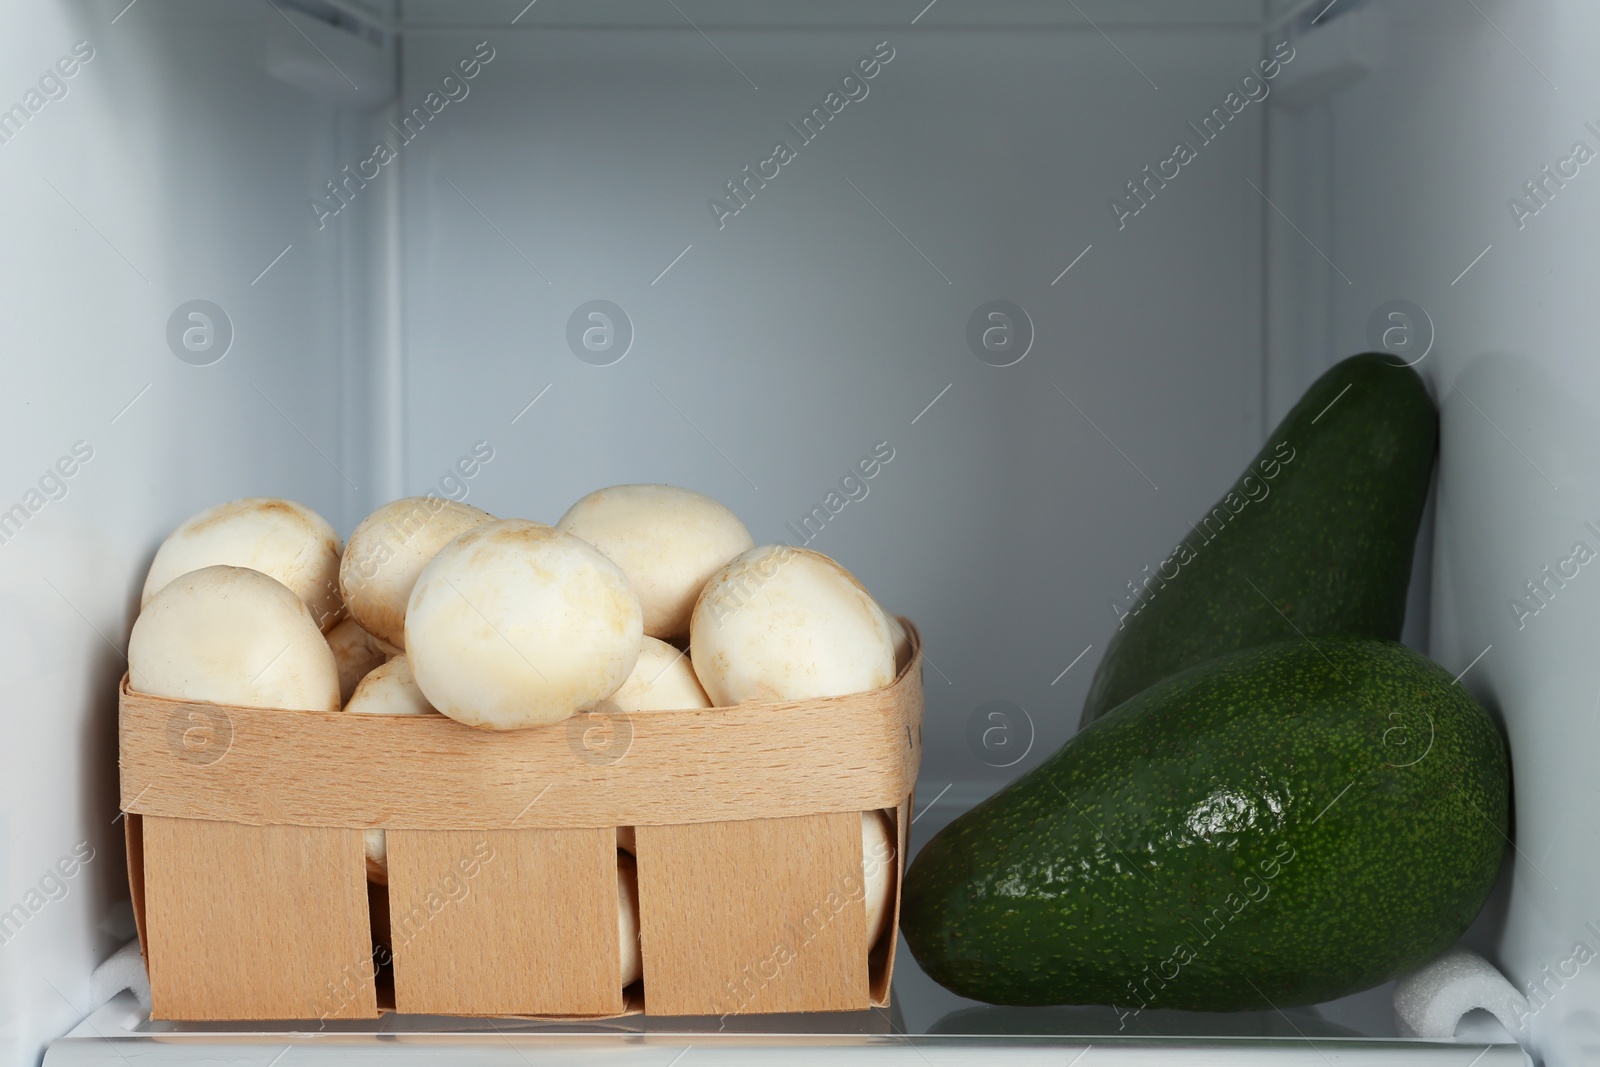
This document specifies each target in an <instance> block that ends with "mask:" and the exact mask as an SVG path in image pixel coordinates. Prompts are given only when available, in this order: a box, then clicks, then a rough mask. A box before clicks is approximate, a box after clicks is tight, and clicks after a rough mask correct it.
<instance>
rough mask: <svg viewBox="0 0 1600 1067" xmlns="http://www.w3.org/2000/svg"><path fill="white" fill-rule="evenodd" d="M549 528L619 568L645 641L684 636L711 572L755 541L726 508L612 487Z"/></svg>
mask: <svg viewBox="0 0 1600 1067" xmlns="http://www.w3.org/2000/svg"><path fill="white" fill-rule="evenodd" d="M556 529H558V530H562V531H564V532H566V533H570V534H572V535H574V536H575V537H579V538H582V539H583V540H585V541H587V542H588V543H589V544H591V545H593V546H594V547H595V548H598V549H599V550H600V551H601V552H602V553H604V554H605V556H606V557H607V558H608V559H610V560H612V561H613V562H614V563H616V565H617V566H619V567H621V568H622V572H623V573H624V574H626V575H627V576H628V582H629V583H630V584H631V585H632V586H633V591H634V592H635V593H636V594H638V597H639V605H640V607H641V609H642V610H643V611H644V632H645V633H646V634H648V635H650V636H651V637H659V638H663V639H666V638H674V637H682V636H683V635H684V634H686V633H688V632H689V616H690V613H691V612H693V610H694V602H695V598H696V597H698V596H699V595H700V590H701V588H702V587H703V586H704V585H705V584H706V579H707V578H709V577H711V575H712V573H713V572H714V571H716V569H717V568H718V567H720V566H722V565H723V564H724V563H726V562H728V561H729V560H730V559H732V558H733V557H735V556H737V555H738V554H739V553H741V552H744V551H746V550H748V549H749V548H751V547H752V546H753V545H754V544H755V541H754V540H752V539H751V537H750V531H749V530H747V529H745V527H744V523H742V522H740V521H739V516H737V515H735V514H734V513H733V512H732V511H730V510H729V509H728V508H727V507H725V506H723V505H722V504H719V503H718V502H717V501H715V500H713V499H711V498H710V497H708V496H706V495H705V494H704V493H697V492H695V491H694V490H693V489H683V488H680V487H678V486H675V485H614V486H611V487H610V488H609V489H599V490H596V491H595V492H593V493H590V494H589V495H588V496H586V497H584V498H583V499H582V500H579V501H578V502H577V503H576V504H574V505H572V506H571V507H570V508H568V509H567V513H566V514H565V515H563V516H561V518H560V519H558V520H556Z"/></svg>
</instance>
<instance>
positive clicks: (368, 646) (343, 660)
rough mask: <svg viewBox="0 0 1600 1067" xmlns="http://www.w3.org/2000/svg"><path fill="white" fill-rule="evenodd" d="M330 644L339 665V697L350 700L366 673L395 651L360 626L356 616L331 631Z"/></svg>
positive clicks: (348, 701) (335, 660) (342, 701)
mask: <svg viewBox="0 0 1600 1067" xmlns="http://www.w3.org/2000/svg"><path fill="white" fill-rule="evenodd" d="M328 647H329V648H331V649H333V662H334V663H335V664H336V665H337V666H338V668H339V700H340V702H341V703H345V704H348V703H350V695H351V694H352V693H354V692H355V691H356V686H357V685H358V684H360V682H361V679H363V678H365V677H366V676H367V673H368V672H369V671H371V670H372V669H373V668H375V667H379V666H381V665H382V664H383V662H384V661H385V660H387V659H388V658H389V657H390V656H391V655H393V654H394V650H393V649H392V648H389V647H388V646H387V645H385V644H384V642H382V641H380V640H378V639H377V638H376V637H373V636H372V635H371V634H369V633H367V631H365V630H363V629H362V628H361V624H360V623H358V622H356V620H354V619H345V620H344V621H343V622H341V623H339V625H337V626H335V627H334V628H333V629H331V630H329V631H328Z"/></svg>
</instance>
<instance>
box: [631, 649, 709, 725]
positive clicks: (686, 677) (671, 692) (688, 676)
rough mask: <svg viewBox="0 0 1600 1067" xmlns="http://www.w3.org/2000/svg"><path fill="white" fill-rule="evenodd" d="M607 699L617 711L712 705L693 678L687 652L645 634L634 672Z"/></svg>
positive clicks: (696, 680) (674, 709)
mask: <svg viewBox="0 0 1600 1067" xmlns="http://www.w3.org/2000/svg"><path fill="white" fill-rule="evenodd" d="M607 699H608V700H610V702H611V703H612V704H614V705H616V707H617V709H618V710H619V711H678V710H681V709H686V708H709V707H710V706H711V699H710V698H709V697H707V696H706V691H705V690H704V689H703V688H701V686H700V679H699V678H697V677H695V673H694V667H693V665H692V664H690V662H689V654H688V653H687V652H681V651H679V650H678V649H676V648H674V647H672V646H671V645H669V644H667V643H666V642H665V641H661V640H658V639H656V638H654V637H646V638H645V639H644V641H643V642H641V643H640V645H639V660H638V662H637V663H635V664H634V665H633V673H632V674H630V675H628V680H627V681H625V682H623V683H622V687H621V688H620V689H618V690H617V691H616V692H615V693H612V694H611V696H610V697H608V698H607Z"/></svg>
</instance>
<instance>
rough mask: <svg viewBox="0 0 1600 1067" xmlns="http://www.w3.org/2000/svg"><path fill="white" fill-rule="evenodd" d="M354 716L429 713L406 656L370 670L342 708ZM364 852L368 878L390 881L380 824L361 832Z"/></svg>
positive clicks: (430, 706)
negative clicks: (365, 853)
mask: <svg viewBox="0 0 1600 1067" xmlns="http://www.w3.org/2000/svg"><path fill="white" fill-rule="evenodd" d="M344 710H345V711H348V712H351V713H353V714H356V715H429V714H432V713H433V706H432V705H431V704H429V703H428V698H427V697H425V696H423V695H422V690H420V689H418V688H417V683H416V680H415V679H414V678H412V677H411V664H410V662H409V661H408V660H407V659H406V657H405V656H395V657H394V658H393V659H391V660H389V662H387V663H385V664H383V665H382V666H381V667H377V668H375V669H374V670H372V672H371V673H369V674H368V675H367V676H366V677H365V678H363V679H361V684H360V685H358V686H356V692H355V695H354V696H352V697H351V698H350V700H349V702H348V703H347V704H345V707H344ZM361 837H362V843H363V844H364V845H365V847H366V852H367V878H368V880H370V881H373V882H377V883H378V884H379V885H388V884H389V841H388V838H387V837H386V836H385V835H384V832H383V828H382V827H379V826H374V827H368V828H367V829H365V830H363V831H362V832H361Z"/></svg>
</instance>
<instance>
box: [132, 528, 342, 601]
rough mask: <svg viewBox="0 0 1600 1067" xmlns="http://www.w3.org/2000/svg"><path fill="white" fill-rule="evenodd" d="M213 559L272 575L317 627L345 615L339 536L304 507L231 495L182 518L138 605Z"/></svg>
mask: <svg viewBox="0 0 1600 1067" xmlns="http://www.w3.org/2000/svg"><path fill="white" fill-rule="evenodd" d="M217 564H225V565H227V566H229V567H249V568H250V569H251V570H255V571H260V572H261V573H262V574H265V575H268V576H269V577H272V578H276V579H277V580H278V581H280V582H282V583H283V584H284V585H286V586H288V587H289V588H290V589H291V590H293V591H294V593H295V595H296V596H298V597H299V598H300V599H301V600H303V601H305V604H306V607H307V608H309V609H310V611H311V616H312V618H313V619H315V620H316V622H317V627H318V629H321V630H328V629H331V628H332V627H333V625H334V623H336V622H338V621H339V620H340V619H341V618H343V617H344V602H343V601H342V600H341V599H340V598H339V535H338V534H336V533H334V531H333V527H332V526H329V525H328V521H327V520H326V519H324V518H323V517H322V516H321V515H318V514H317V513H316V512H314V511H312V510H311V509H310V508H308V507H306V506H305V505H304V504H297V503H295V502H294V501H293V500H279V499H276V498H273V497H246V498H244V499H243V500H230V501H229V502H228V503H226V504H218V505H217V506H216V507H213V508H207V509H206V510H204V511H202V512H200V513H199V514H198V515H191V516H190V517H189V518H187V519H185V520H184V521H183V523H182V525H180V526H179V527H178V528H177V529H176V530H173V531H172V533H170V534H168V535H167V539H166V540H165V541H163V542H161V547H160V548H158V549H157V550H156V557H155V559H154V560H152V561H151V563H150V572H149V573H148V574H147V575H145V579H144V592H143V593H142V594H141V595H140V597H139V608H140V610H143V609H144V608H145V607H146V606H148V605H149V603H150V599H151V598H152V597H153V596H155V595H156V594H157V593H159V592H160V591H161V590H162V589H163V588H165V587H166V586H167V584H168V583H169V582H171V581H172V580H173V579H174V578H176V577H178V576H179V575H180V574H187V573H189V572H190V571H197V570H200V569H201V568H203V567H211V566H215V565H217Z"/></svg>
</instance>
